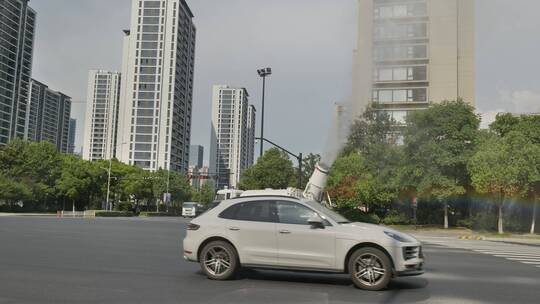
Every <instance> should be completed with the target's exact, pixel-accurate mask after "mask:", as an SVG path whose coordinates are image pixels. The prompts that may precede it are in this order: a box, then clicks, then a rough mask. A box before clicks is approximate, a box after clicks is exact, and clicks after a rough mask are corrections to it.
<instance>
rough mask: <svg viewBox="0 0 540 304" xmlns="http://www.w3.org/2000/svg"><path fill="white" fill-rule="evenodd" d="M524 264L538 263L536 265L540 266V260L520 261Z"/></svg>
mask: <svg viewBox="0 0 540 304" xmlns="http://www.w3.org/2000/svg"><path fill="white" fill-rule="evenodd" d="M520 262H521V263H523V264H531V265H538V266H536V267H540V262H529V261H520Z"/></svg>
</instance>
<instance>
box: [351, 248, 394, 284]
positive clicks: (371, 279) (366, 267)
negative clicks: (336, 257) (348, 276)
mask: <svg viewBox="0 0 540 304" xmlns="http://www.w3.org/2000/svg"><path fill="white" fill-rule="evenodd" d="M385 274H386V270H385V269H384V264H383V262H382V261H381V259H380V258H379V257H377V256H376V255H375V254H372V253H364V254H362V255H360V256H359V257H358V258H357V259H356V260H355V261H354V276H355V277H356V278H357V279H358V280H359V281H361V282H362V283H363V284H365V285H367V286H374V285H377V284H378V283H379V282H380V281H381V280H383V279H384V276H385Z"/></svg>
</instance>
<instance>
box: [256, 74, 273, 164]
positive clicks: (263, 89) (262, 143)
mask: <svg viewBox="0 0 540 304" xmlns="http://www.w3.org/2000/svg"><path fill="white" fill-rule="evenodd" d="M257 73H259V76H260V77H262V79H263V87H262V107H261V138H264V95H265V90H266V76H270V75H272V69H271V68H264V69H259V70H257ZM263 150H264V141H263V140H261V152H260V155H259V156H262V155H263V153H264V151H263Z"/></svg>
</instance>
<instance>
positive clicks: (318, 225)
mask: <svg viewBox="0 0 540 304" xmlns="http://www.w3.org/2000/svg"><path fill="white" fill-rule="evenodd" d="M308 223H309V224H310V225H311V228H312V229H324V222H323V219H322V218H320V217H318V216H317V217H310V218H309V219H308Z"/></svg>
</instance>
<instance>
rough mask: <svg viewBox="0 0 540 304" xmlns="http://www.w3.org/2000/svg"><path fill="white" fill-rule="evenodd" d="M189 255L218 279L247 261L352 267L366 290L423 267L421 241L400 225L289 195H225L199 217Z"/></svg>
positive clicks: (187, 243) (190, 232) (286, 266)
mask: <svg viewBox="0 0 540 304" xmlns="http://www.w3.org/2000/svg"><path fill="white" fill-rule="evenodd" d="M184 258H185V259H186V260H189V261H192V262H199V263H200V264H201V268H202V270H203V271H204V273H205V274H206V275H207V276H208V277H209V278H210V279H215V280H226V279H229V278H232V277H233V276H234V274H235V272H236V271H237V270H238V269H239V268H240V267H248V268H266V269H283V270H304V271H317V272H335V273H349V274H350V275H351V278H352V281H353V282H354V284H355V285H356V286H357V287H359V288H362V289H367V290H380V289H383V288H385V287H386V286H387V284H388V282H389V281H390V279H391V278H392V277H395V276H410V275H420V274H422V273H423V270H422V266H423V262H424V259H423V255H422V247H421V244H420V242H418V241H417V240H416V239H415V238H413V237H411V236H409V235H406V234H403V233H400V232H397V231H394V230H392V229H389V228H386V227H383V226H377V225H371V224H365V223H351V222H349V221H348V220H347V219H345V218H344V217H342V216H341V215H339V214H337V213H335V212H334V211H332V210H329V209H327V208H325V207H324V206H323V205H321V204H319V203H317V202H314V201H309V200H305V199H298V198H293V197H287V196H257V197H241V198H236V199H232V200H226V201H223V202H221V203H220V204H219V205H218V206H216V207H215V208H213V209H211V210H209V211H208V212H206V213H204V214H203V215H201V216H200V217H198V218H196V219H194V220H193V221H191V223H190V224H188V227H187V234H186V237H185V239H184Z"/></svg>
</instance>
